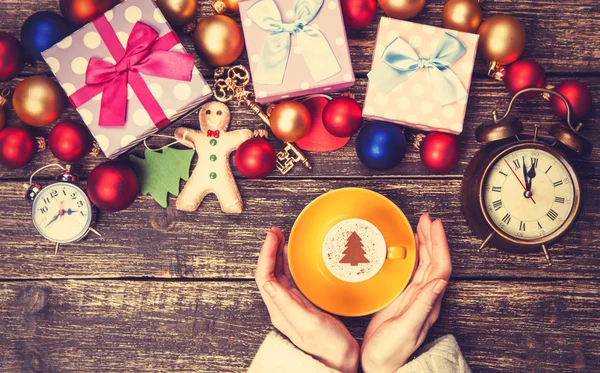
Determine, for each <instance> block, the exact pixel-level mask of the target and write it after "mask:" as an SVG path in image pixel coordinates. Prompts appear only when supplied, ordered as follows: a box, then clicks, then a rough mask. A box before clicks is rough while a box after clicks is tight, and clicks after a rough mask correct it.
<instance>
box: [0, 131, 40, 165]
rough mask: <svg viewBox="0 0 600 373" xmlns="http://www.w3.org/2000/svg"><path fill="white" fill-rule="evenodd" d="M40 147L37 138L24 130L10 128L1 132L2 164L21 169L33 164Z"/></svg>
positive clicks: (0, 161)
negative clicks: (30, 163) (32, 161)
mask: <svg viewBox="0 0 600 373" xmlns="http://www.w3.org/2000/svg"><path fill="white" fill-rule="evenodd" d="M37 150H38V146H37V141H36V140H35V137H33V135H32V134H31V133H30V132H29V131H27V130H26V129H24V128H21V127H8V128H5V129H3V130H2V131H0V163H2V164H3V165H5V166H6V167H10V168H20V167H23V166H25V165H26V164H28V163H29V162H31V160H32V159H33V156H34V155H35V153H37Z"/></svg>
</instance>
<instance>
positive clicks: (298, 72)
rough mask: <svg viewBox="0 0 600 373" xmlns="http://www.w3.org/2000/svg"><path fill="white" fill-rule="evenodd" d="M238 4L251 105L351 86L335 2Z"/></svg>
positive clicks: (269, 0) (304, 0)
mask: <svg viewBox="0 0 600 373" xmlns="http://www.w3.org/2000/svg"><path fill="white" fill-rule="evenodd" d="M239 6H240V18H241V21H242V27H243V30H244V38H245V40H246V51H247V52H248V60H249V61H250V70H251V72H252V83H253V85H254V93H255V95H256V101H258V102H259V103H261V104H267V103H271V102H274V101H279V100H283V99H287V98H292V97H298V96H304V95H309V94H315V93H328V92H335V91H341V90H344V89H346V88H348V87H351V86H352V85H354V72H353V70H352V62H351V61H350V52H349V50H348V40H347V39H346V30H345V28H344V20H343V18H342V11H341V8H340V3H339V0H245V1H240V3H239Z"/></svg>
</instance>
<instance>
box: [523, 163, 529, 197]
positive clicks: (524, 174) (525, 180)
mask: <svg viewBox="0 0 600 373" xmlns="http://www.w3.org/2000/svg"><path fill="white" fill-rule="evenodd" d="M523 182H524V183H525V189H526V190H529V181H528V180H527V166H526V165H525V156H523ZM525 198H527V196H525Z"/></svg>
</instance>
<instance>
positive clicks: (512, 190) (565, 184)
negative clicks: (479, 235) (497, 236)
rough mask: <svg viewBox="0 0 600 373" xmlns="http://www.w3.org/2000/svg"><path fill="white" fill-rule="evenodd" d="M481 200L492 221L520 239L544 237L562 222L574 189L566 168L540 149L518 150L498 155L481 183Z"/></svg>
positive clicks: (566, 214)
mask: <svg viewBox="0 0 600 373" xmlns="http://www.w3.org/2000/svg"><path fill="white" fill-rule="evenodd" d="M482 194H483V196H482V197H483V203H484V204H485V209H486V212H487V214H488V216H489V218H490V219H491V220H492V222H493V223H494V224H495V225H496V226H497V227H498V228H499V229H500V230H501V231H502V232H504V233H505V234H507V235H509V236H512V237H515V238H518V239H521V240H536V239H539V238H543V237H546V236H548V235H550V234H552V233H553V232H555V231H556V230H557V229H559V228H560V227H561V226H562V225H563V223H565V222H566V219H567V217H568V216H569V215H570V213H571V211H572V209H573V206H574V196H575V190H574V187H573V180H572V179H571V175H570V174H569V171H568V170H567V168H566V167H565V166H564V165H563V164H562V163H561V162H560V161H559V160H558V159H557V158H556V157H555V156H554V155H552V154H550V153H549V152H546V151H544V150H541V149H537V148H532V149H527V148H525V149H519V150H515V151H514V152H511V153H508V154H506V155H504V156H502V157H500V158H498V161H497V162H496V163H495V164H494V165H492V167H491V168H490V169H489V171H488V174H487V176H486V179H485V180H484V184H483V190H482Z"/></svg>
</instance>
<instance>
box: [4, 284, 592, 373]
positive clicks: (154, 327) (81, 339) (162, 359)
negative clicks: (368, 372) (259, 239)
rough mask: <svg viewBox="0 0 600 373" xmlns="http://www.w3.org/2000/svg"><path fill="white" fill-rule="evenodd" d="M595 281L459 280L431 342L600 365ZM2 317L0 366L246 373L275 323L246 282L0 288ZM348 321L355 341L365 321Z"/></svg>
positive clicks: (486, 360)
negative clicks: (445, 340)
mask: <svg viewBox="0 0 600 373" xmlns="http://www.w3.org/2000/svg"><path fill="white" fill-rule="evenodd" d="M599 286H600V283H599V282H597V281H577V282H574V281H551V282H514V281H506V282H496V281H491V282H481V281H473V282H464V281H454V282H451V283H450V286H449V289H448V292H447V294H446V297H445V301H444V305H443V308H442V314H441V318H440V320H439V321H438V323H437V324H436V325H435V326H434V327H433V329H432V332H431V333H430V339H431V338H435V337H437V336H440V335H443V334H447V333H451V334H454V335H455V336H456V338H457V340H458V342H459V344H460V346H461V348H462V350H463V353H464V355H465V357H466V359H467V361H468V363H469V364H470V366H471V368H472V369H473V372H526V371H528V372H534V371H535V372H565V373H566V372H599V371H600V327H599V326H598V325H599V324H600V315H599V314H598V313H597V312H595V311H594V307H590V305H593V304H597V303H598V301H599V296H600V294H599V290H598V289H599ZM0 318H1V319H2V320H3V323H2V324H1V325H0V331H1V333H0V346H1V347H2V348H0V363H1V364H0V372H3V373H4V372H6V373H17V372H40V373H49V372H90V373H92V372H103V373H108V372H166V371H168V372H243V371H244V369H245V368H246V367H247V366H248V365H249V364H250V361H251V360H252V358H253V356H254V354H255V353H256V351H257V349H258V346H259V344H260V343H261V342H262V339H263V338H264V336H265V334H266V333H267V332H268V331H269V330H271V326H270V324H269V317H268V314H267V311H266V308H265V307H264V305H263V303H262V300H261V299H260V296H259V294H258V291H257V290H256V287H255V284H254V283H253V282H217V283H215V282H171V281H169V282H155V281H42V282H38V281H35V282H32V281H26V282H13V283H0ZM344 321H345V323H346V324H347V325H348V327H349V329H350V331H351V333H352V334H353V335H354V336H355V337H357V338H359V339H362V335H363V333H364V330H365V328H366V325H367V323H368V318H367V317H363V318H357V319H345V320H344ZM273 358H274V359H275V358H277V357H273Z"/></svg>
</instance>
